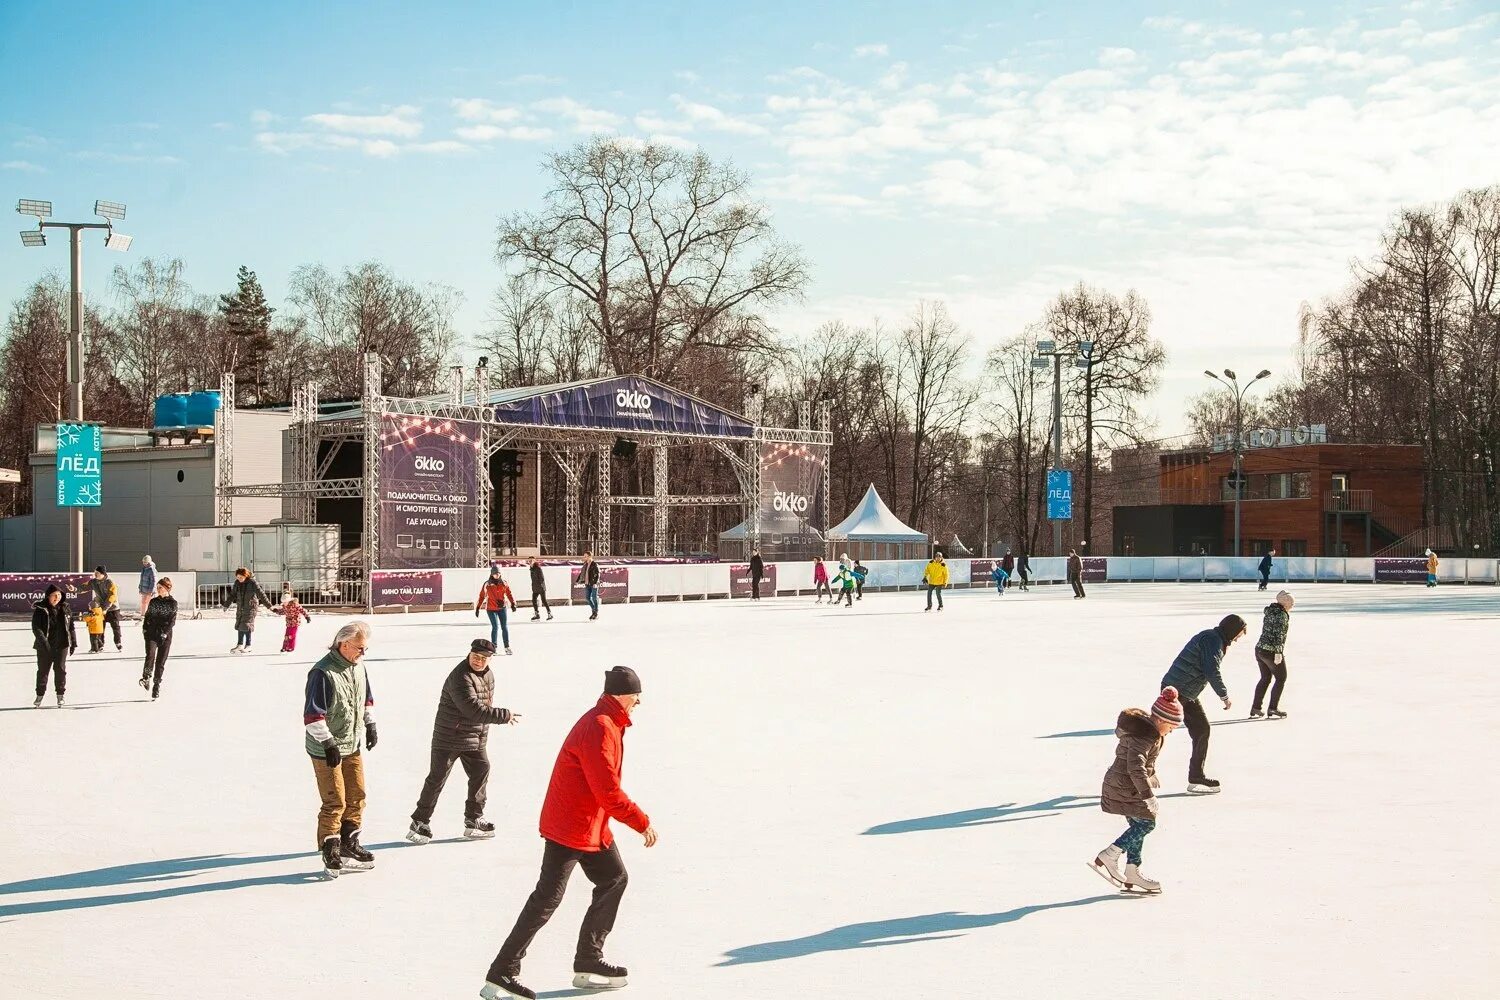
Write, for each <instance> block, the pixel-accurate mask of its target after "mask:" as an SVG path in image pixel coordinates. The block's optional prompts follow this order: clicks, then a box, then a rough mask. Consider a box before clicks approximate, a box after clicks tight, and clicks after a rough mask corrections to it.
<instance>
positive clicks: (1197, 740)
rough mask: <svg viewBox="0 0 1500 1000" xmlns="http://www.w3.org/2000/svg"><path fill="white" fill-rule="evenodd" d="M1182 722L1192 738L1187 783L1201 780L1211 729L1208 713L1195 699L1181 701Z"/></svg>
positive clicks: (1206, 759) (1206, 758)
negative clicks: (1185, 724)
mask: <svg viewBox="0 0 1500 1000" xmlns="http://www.w3.org/2000/svg"><path fill="white" fill-rule="evenodd" d="M1182 716H1183V721H1184V722H1186V723H1187V731H1188V735H1189V736H1191V737H1192V738H1193V754H1192V756H1191V757H1189V758H1188V782H1189V784H1191V783H1192V782H1195V781H1197V780H1198V779H1200V778H1202V777H1203V776H1204V775H1203V765H1204V764H1205V763H1207V761H1208V737H1209V734H1211V733H1212V732H1213V728H1212V727H1210V726H1209V724H1208V713H1206V712H1204V711H1203V703H1202V702H1201V701H1199V700H1198V699H1197V698H1184V699H1182Z"/></svg>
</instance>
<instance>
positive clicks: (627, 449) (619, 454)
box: [611, 438, 635, 458]
mask: <svg viewBox="0 0 1500 1000" xmlns="http://www.w3.org/2000/svg"><path fill="white" fill-rule="evenodd" d="M611 454H612V455H614V456H615V458H635V442H634V441H626V440H625V439H624V438H615V447H614V450H613V451H612V452H611Z"/></svg>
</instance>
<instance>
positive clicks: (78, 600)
mask: <svg viewBox="0 0 1500 1000" xmlns="http://www.w3.org/2000/svg"><path fill="white" fill-rule="evenodd" d="M93 578H94V575H93V574H92V573H0V613H4V614H30V613H31V607H32V605H34V604H35V603H36V602H37V601H40V600H41V599H42V597H43V596H44V595H45V594H46V593H47V586H48V584H53V583H55V584H57V585H58V586H59V587H62V588H63V589H64V590H65V591H66V590H67V587H68V584H72V585H73V586H74V587H75V588H76V589H77V591H78V592H77V593H76V594H67V593H64V595H63V597H64V598H65V599H68V600H69V604H70V606H71V607H72V608H73V610H74V611H80V612H81V611H83V610H85V609H86V608H87V607H88V598H87V596H85V595H87V593H88V586H89V581H90V580H92V579H93ZM26 641H27V643H28V644H29V643H30V642H31V639H30V637H29V636H28V638H27V640H26ZM26 648H27V649H30V648H31V647H30V645H28V646H27V647H26ZM28 655H30V654H28Z"/></svg>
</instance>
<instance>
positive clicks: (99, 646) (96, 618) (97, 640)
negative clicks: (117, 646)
mask: <svg viewBox="0 0 1500 1000" xmlns="http://www.w3.org/2000/svg"><path fill="white" fill-rule="evenodd" d="M83 624H84V628H86V629H87V630H88V634H89V653H90V654H93V653H102V652H104V609H103V608H101V607H99V605H97V604H94V605H90V606H89V609H88V611H86V612H84V615H83Z"/></svg>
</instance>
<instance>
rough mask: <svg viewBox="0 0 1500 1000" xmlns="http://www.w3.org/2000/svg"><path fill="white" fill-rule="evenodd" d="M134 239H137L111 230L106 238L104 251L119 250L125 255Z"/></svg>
mask: <svg viewBox="0 0 1500 1000" xmlns="http://www.w3.org/2000/svg"><path fill="white" fill-rule="evenodd" d="M133 239H135V237H133V236H126V235H125V234H124V233H117V232H114V231H113V230H111V231H110V234H109V235H108V236H106V237H104V249H106V250H118V251H120V252H121V253H124V252H125V251H126V250H129V249H130V241H131V240H133Z"/></svg>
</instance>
